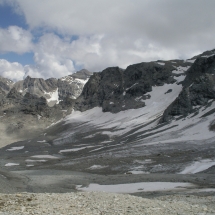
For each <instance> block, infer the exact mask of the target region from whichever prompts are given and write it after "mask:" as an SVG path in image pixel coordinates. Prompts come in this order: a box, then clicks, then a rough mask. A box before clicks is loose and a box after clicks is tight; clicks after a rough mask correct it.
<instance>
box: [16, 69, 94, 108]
mask: <svg viewBox="0 0 215 215" xmlns="http://www.w3.org/2000/svg"><path fill="white" fill-rule="evenodd" d="M91 75H92V73H90V72H89V71H87V70H85V69H83V70H81V71H79V72H77V73H74V74H72V75H69V76H66V77H63V78H60V79H56V78H49V79H47V80H44V79H43V78H31V77H30V76H27V77H26V78H25V79H24V80H22V81H18V82H17V83H15V84H14V86H13V87H14V88H15V89H16V90H17V91H18V92H20V93H21V94H22V95H23V96H24V95H25V94H26V93H30V94H33V95H36V96H38V97H41V96H43V97H44V98H46V100H47V103H48V104H49V106H53V105H54V104H56V103H58V102H59V100H63V99H65V98H66V97H69V98H71V99H76V98H77V97H78V96H79V95H80V94H81V92H82V90H83V87H84V85H85V83H86V82H87V81H88V79H89V77H90V76H91Z"/></svg>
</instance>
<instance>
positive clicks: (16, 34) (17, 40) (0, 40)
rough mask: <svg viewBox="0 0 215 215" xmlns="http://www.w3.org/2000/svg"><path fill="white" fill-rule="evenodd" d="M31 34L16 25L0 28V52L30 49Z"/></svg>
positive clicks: (21, 51)
mask: <svg viewBox="0 0 215 215" xmlns="http://www.w3.org/2000/svg"><path fill="white" fill-rule="evenodd" d="M31 40H32V35H31V33H30V32H29V31H26V30H24V29H22V28H20V27H18V26H10V27H8V28H7V29H2V28H0V53H4V52H16V53H19V54H22V53H25V52H28V51H30V50H32V43H31Z"/></svg>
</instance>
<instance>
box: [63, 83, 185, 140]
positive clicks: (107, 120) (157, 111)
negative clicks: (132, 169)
mask: <svg viewBox="0 0 215 215" xmlns="http://www.w3.org/2000/svg"><path fill="white" fill-rule="evenodd" d="M169 89H172V92H171V93H166V92H167V91H168V90H169ZM181 89H182V86H181V85H177V84H176V83H174V84H165V85H163V86H156V87H153V89H152V92H149V93H147V95H148V94H150V95H151V98H150V99H147V100H145V101H144V102H145V104H146V106H145V107H143V108H139V109H130V110H126V111H121V112H119V113H116V114H113V113H109V112H105V113H104V112H102V109H101V108H100V107H96V108H93V109H91V110H88V111H85V112H79V111H74V112H73V113H72V114H71V115H69V116H68V117H67V118H66V119H65V120H66V123H74V122H87V123H86V124H85V125H87V124H88V125H93V126H96V127H99V128H100V129H109V130H110V129H113V130H114V131H103V134H107V135H109V136H115V135H122V134H124V133H126V132H129V131H130V130H131V129H132V128H136V127H137V126H142V125H144V124H147V123H149V122H152V121H156V119H158V117H160V116H161V115H162V114H163V112H164V110H165V109H166V108H167V107H168V106H169V104H170V103H172V102H173V101H174V100H175V98H176V97H177V96H178V94H179V93H180V91H181ZM165 93H166V94H165ZM156 124H157V122H154V123H151V124H150V125H149V126H146V127H145V129H146V128H152V126H155V125H156Z"/></svg>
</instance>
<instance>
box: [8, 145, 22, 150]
mask: <svg viewBox="0 0 215 215" xmlns="http://www.w3.org/2000/svg"><path fill="white" fill-rule="evenodd" d="M21 149H24V146H16V147H15V146H14V147H11V148H10V149H7V150H6V151H16V150H21Z"/></svg>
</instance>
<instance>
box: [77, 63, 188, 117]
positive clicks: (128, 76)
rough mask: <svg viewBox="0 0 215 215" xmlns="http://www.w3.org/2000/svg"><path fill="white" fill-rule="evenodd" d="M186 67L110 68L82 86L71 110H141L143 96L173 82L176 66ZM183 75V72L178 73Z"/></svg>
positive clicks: (142, 64)
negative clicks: (94, 108) (155, 87)
mask: <svg viewBox="0 0 215 215" xmlns="http://www.w3.org/2000/svg"><path fill="white" fill-rule="evenodd" d="M179 65H183V66H187V65H190V64H189V63H184V62H183V61H177V62H176V61H175V62H171V61H169V62H167V61H165V62H150V63H139V64H135V65H131V66H128V67H127V69H126V70H123V69H120V68H118V67H110V68H107V69H105V70H103V71H102V72H99V73H94V74H93V76H91V77H90V79H89V81H88V82H87V83H86V85H85V86H84V89H83V92H82V94H81V95H80V97H79V98H78V99H77V101H76V104H75V106H74V108H75V109H76V110H81V111H85V110H87V109H90V108H93V107H96V106H99V107H102V110H103V111H104V112H113V113H116V112H119V111H122V110H127V109H131V108H132V109H136V108H140V107H144V106H145V102H144V101H145V100H146V99H149V98H150V95H147V93H149V92H151V91H152V87H153V86H162V85H164V84H165V83H167V84H170V83H174V82H176V80H175V79H174V77H175V76H177V75H178V74H174V73H173V71H174V70H175V68H176V66H179ZM182 73H183V72H182Z"/></svg>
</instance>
